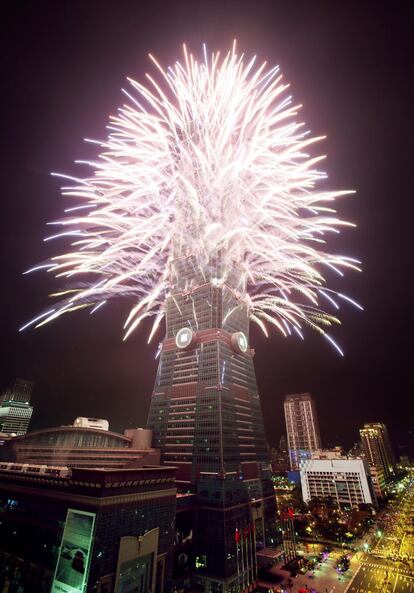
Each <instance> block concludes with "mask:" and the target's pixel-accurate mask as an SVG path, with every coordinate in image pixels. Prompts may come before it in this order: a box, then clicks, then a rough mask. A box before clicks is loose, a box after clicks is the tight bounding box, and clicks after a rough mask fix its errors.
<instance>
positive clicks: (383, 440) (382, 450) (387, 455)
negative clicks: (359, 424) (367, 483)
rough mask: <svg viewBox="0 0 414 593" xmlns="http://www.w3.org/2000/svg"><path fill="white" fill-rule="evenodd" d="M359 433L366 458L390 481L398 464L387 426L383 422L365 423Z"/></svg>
mask: <svg viewBox="0 0 414 593" xmlns="http://www.w3.org/2000/svg"><path fill="white" fill-rule="evenodd" d="M359 433H360V436H361V443H362V450H363V452H364V456H365V459H367V461H368V462H369V463H370V464H371V465H372V466H374V467H375V468H376V471H377V472H378V473H381V472H382V473H383V475H384V479H385V481H386V482H387V481H389V480H390V479H391V478H392V477H393V476H394V475H395V469H396V464H395V458H394V454H393V452H392V448H391V443H390V439H389V436H388V430H387V427H386V426H385V424H384V423H383V422H372V423H369V424H364V428H361V430H360V431H359Z"/></svg>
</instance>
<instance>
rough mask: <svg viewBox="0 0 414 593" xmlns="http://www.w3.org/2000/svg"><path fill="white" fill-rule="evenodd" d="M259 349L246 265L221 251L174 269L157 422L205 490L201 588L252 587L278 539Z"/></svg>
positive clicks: (182, 476)
mask: <svg viewBox="0 0 414 593" xmlns="http://www.w3.org/2000/svg"><path fill="white" fill-rule="evenodd" d="M253 354H254V352H253V351H252V349H251V348H250V347H249V317H248V306H247V302H246V299H245V286H244V281H243V275H242V274H241V273H240V270H238V269H237V268H233V270H232V272H231V273H230V274H228V275H227V276H225V271H224V269H223V266H222V260H221V257H220V256H218V257H217V258H216V259H214V260H213V261H209V262H207V263H206V266H205V268H204V269H202V270H198V269H197V268H196V267H195V265H194V260H193V259H192V257H191V256H190V257H182V258H178V259H176V260H175V261H174V262H173V263H172V266H171V294H170V296H169V297H168V298H167V302H166V337H165V339H164V342H163V344H162V349H161V355H160V362H159V368H158V373H157V378H156V383H155V387H154V392H153V396H152V400H151V407H150V413H149V420H148V426H149V428H152V430H153V432H154V441H153V444H154V446H155V447H157V448H160V449H161V452H162V460H163V462H164V463H167V464H169V465H175V466H177V468H178V472H177V482H178V485H179V487H181V488H182V489H183V490H190V491H193V492H196V493H198V501H199V515H198V525H197V534H196V541H195V554H196V577H195V578H196V581H197V583H198V586H199V588H200V590H201V591H202V592H203V593H204V592H205V593H210V592H213V591H214V592H219V591H220V592H222V593H227V592H232V593H233V592H234V593H236V592H237V593H239V592H240V591H244V590H246V591H247V590H248V588H249V587H251V586H252V585H253V583H254V582H255V580H256V578H257V566H256V545H257V544H259V543H261V544H262V545H272V543H275V537H276V535H275V514H276V503H275V496H274V491H273V485H272V482H271V479H270V477H271V476H270V460H269V456H268V450H267V446H266V441H265V435H264V427H263V420H262V414H261V408H260V402H259V395H258V393H257V386H256V379H255V372H254V367H253Z"/></svg>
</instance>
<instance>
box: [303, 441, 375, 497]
mask: <svg viewBox="0 0 414 593" xmlns="http://www.w3.org/2000/svg"><path fill="white" fill-rule="evenodd" d="M300 477H301V484H302V496H303V501H304V502H306V503H308V502H309V501H310V500H312V499H313V498H319V499H324V498H325V499H327V498H331V499H333V500H335V501H336V503H337V504H338V506H339V507H350V508H358V506H359V505H360V504H371V505H376V503H377V500H376V496H375V492H374V487H373V484H372V480H371V475H370V471H369V465H368V463H367V461H366V460H364V459H356V458H350V457H341V456H340V454H339V452H338V450H333V451H331V452H329V451H321V452H315V453H313V455H312V458H311V459H308V460H303V461H301V464H300Z"/></svg>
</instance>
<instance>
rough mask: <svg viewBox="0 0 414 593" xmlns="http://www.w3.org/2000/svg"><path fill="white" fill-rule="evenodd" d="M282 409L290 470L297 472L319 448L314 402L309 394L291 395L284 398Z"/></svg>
mask: <svg viewBox="0 0 414 593" xmlns="http://www.w3.org/2000/svg"><path fill="white" fill-rule="evenodd" d="M284 407H285V420H286V431H287V441H288V448H289V458H290V468H291V470H294V471H297V470H299V468H300V462H301V461H302V460H305V459H309V458H310V456H311V453H312V451H316V450H317V449H320V448H321V437H320V434H319V424H318V418H317V415H316V407H315V402H314V400H313V399H312V397H311V395H310V393H300V394H293V395H287V396H286V398H285V404H284Z"/></svg>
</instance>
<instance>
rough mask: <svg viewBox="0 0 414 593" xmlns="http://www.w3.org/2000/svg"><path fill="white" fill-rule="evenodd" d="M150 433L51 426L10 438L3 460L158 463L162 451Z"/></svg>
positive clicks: (120, 464)
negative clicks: (154, 442)
mask: <svg viewBox="0 0 414 593" xmlns="http://www.w3.org/2000/svg"><path fill="white" fill-rule="evenodd" d="M148 433H151V431H148V430H145V429H140V428H137V429H130V430H127V431H125V434H123V435H122V434H118V433H116V432H111V431H109V430H102V429H98V428H90V427H82V426H60V427H58V428H47V429H45V430H38V431H36V432H31V433H28V434H26V435H23V436H18V437H14V438H11V439H9V440H8V441H6V442H5V443H4V444H3V446H2V447H0V461H10V462H16V463H26V464H40V465H53V466H67V467H85V468H87V467H90V468H92V467H105V468H116V467H119V468H122V467H127V466H131V465H134V466H136V467H139V466H142V465H144V464H146V465H158V464H159V462H160V453H159V450H158V449H153V448H152V447H151V436H149V434H148Z"/></svg>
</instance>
